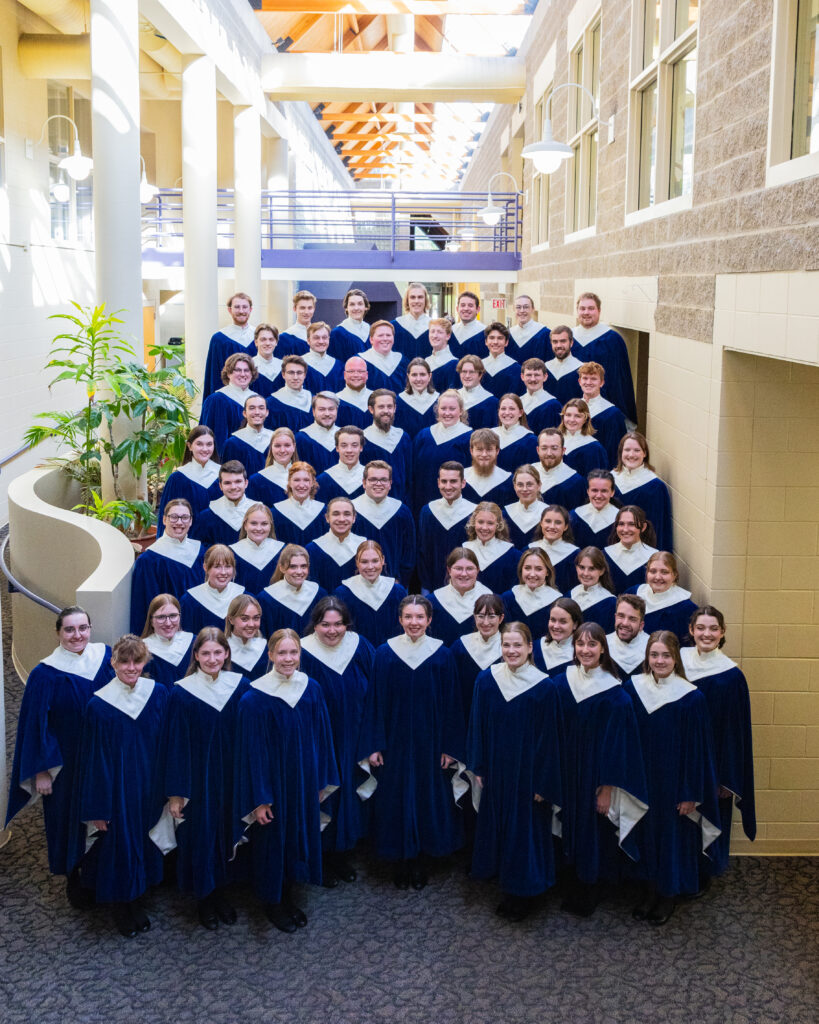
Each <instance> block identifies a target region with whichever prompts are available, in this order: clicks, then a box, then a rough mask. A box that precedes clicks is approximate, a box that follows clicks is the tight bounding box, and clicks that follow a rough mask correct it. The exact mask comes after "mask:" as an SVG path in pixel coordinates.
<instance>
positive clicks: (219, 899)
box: [212, 889, 236, 924]
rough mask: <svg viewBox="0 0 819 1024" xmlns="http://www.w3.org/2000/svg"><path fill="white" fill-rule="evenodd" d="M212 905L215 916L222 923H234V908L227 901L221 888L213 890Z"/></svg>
mask: <svg viewBox="0 0 819 1024" xmlns="http://www.w3.org/2000/svg"><path fill="white" fill-rule="evenodd" d="M212 899H213V905H214V907H215V908H216V916H217V917H218V918H219V920H220V921H221V922H222V924H236V908H235V907H234V906H233V905H232V904H231V903H228V901H227V899H226V898H225V894H224V891H223V890H222V889H215V890H214V892H213V896H212Z"/></svg>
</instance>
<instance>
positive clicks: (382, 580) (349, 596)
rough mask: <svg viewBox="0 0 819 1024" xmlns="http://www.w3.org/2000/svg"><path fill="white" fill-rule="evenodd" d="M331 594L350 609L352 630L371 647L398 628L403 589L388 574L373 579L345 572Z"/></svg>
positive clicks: (383, 641)
mask: <svg viewBox="0 0 819 1024" xmlns="http://www.w3.org/2000/svg"><path fill="white" fill-rule="evenodd" d="M335 596H336V597H337V598H338V599H339V601H343V602H344V604H346V605H347V607H348V608H349V609H350V614H351V615H352V617H353V626H354V628H355V631H356V632H357V633H359V634H360V635H361V636H363V637H365V638H366V639H367V640H368V641H369V643H371V644H372V645H373V647H380V646H381V644H384V643H386V642H387V640H389V638H390V637H391V636H395V634H396V631H397V630H398V629H400V628H401V627H400V626H399V624H398V605H399V604H400V603H401V601H402V600H403V599H404V598H405V597H406V596H407V591H406V588H405V587H402V586H401V584H400V583H398V582H396V580H395V579H393V578H392V577H391V576H379V577H378V579H377V580H376V581H375V583H369V582H368V581H367V580H365V579H364V577H363V576H359V575H357V574H356V575H355V576H348V577H347V579H345V580H344V581H343V582H342V583H341V585H340V586H339V587H337V588H336V592H335Z"/></svg>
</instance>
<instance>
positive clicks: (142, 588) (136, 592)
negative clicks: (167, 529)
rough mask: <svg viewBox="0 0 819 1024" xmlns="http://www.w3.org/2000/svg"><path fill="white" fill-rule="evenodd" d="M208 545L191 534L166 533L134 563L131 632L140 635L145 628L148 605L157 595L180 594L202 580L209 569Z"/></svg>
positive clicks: (176, 595) (178, 595)
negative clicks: (182, 537)
mask: <svg viewBox="0 0 819 1024" xmlns="http://www.w3.org/2000/svg"><path fill="white" fill-rule="evenodd" d="M204 554H205V548H204V545H202V544H201V543H200V542H199V541H198V540H191V538H190V537H187V538H186V539H185V540H183V541H178V540H174V539H173V538H172V537H170V536H168V535H167V534H163V535H162V536H161V537H160V538H159V539H158V540H157V541H156V542H155V543H154V544H152V545H151V547H149V548H147V549H146V550H145V551H143V552H142V554H141V555H140V556H139V558H137V560H136V562H134V570H133V573H132V574H131V632H132V633H135V634H136V635H137V636H139V635H140V633H142V630H143V629H144V628H145V616H146V615H147V614H148V606H149V605H150V603H151V601H153V599H154V598H155V597H156V596H157V594H173V595H174V596H175V597H180V596H181V595H182V594H184V593H185V591H186V590H188V589H189V588H190V587H195V586H196V584H197V583H200V582H201V580H202V577H203V576H204V572H205V570H204V569H203V568H202V559H203V557H204Z"/></svg>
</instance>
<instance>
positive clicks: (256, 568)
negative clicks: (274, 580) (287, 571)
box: [230, 537, 284, 594]
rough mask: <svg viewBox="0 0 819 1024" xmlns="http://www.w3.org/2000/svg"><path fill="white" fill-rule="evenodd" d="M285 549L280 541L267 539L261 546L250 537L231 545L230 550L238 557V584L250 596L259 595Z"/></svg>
mask: <svg viewBox="0 0 819 1024" xmlns="http://www.w3.org/2000/svg"><path fill="white" fill-rule="evenodd" d="M283 547H284V544H283V543H282V542H281V541H280V540H274V539H273V538H272V537H266V538H265V539H264V540H263V541H262V542H261V544H256V543H254V542H253V541H252V540H251V539H250V538H249V537H244V538H243V539H242V540H237V541H236V543H235V544H231V545H230V550H231V551H232V552H233V554H234V555H235V557H236V582H237V583H238V584H240V586H242V587H244V588H245V590H246V591H247V592H248V594H258V593H259V591H260V590H264V588H265V587H266V586H267V584H268V583H269V582H270V577H271V576H272V575H273V573H274V571H275V569H276V563H277V562H278V561H279V555H280V554H281V550H282V548H283Z"/></svg>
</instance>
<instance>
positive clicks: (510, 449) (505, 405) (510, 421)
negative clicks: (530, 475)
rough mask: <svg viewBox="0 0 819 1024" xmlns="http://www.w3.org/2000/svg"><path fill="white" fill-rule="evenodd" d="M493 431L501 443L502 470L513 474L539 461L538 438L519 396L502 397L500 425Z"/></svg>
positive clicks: (509, 394)
mask: <svg viewBox="0 0 819 1024" xmlns="http://www.w3.org/2000/svg"><path fill="white" fill-rule="evenodd" d="M518 373H520V369H519V368H518ZM492 429H493V430H494V431H495V433H496V434H497V435H498V440H499V441H500V453H499V454H498V465H499V466H500V468H501V469H505V470H507V471H508V472H510V473H513V472H514V471H515V470H516V469H517V468H518V466H523V465H530V464H531V463H532V462H537V461H538V455H537V438H536V437H535V435H534V434H533V433H532V431H531V430H530V429H529V423H528V421H527V419H526V413H525V412H524V410H523V402H522V400H521V398H520V396H519V395H516V394H513V393H511V392H506V393H505V394H503V395H501V397H500V401H499V402H498V425H497V426H496V427H493V428H492Z"/></svg>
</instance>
